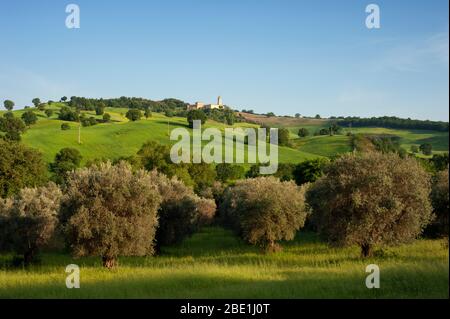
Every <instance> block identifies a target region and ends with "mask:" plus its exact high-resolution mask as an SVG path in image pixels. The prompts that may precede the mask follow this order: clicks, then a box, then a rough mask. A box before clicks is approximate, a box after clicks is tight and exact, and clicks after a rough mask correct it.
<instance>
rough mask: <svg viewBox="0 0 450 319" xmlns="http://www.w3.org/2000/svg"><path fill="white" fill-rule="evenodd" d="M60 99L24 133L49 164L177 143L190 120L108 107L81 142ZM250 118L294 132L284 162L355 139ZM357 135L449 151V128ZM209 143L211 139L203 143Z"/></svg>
mask: <svg viewBox="0 0 450 319" xmlns="http://www.w3.org/2000/svg"><path fill="white" fill-rule="evenodd" d="M60 106H61V104H60V103H54V104H53V105H52V109H54V111H55V112H54V114H53V116H52V117H51V118H47V117H46V116H45V114H44V113H43V112H40V111H37V110H34V111H35V112H36V113H37V114H38V116H39V120H38V122H37V123H36V124H35V125H33V126H31V128H30V129H28V130H27V132H26V133H25V134H23V141H24V143H25V144H27V145H29V146H32V147H35V148H38V149H39V150H41V151H42V152H43V154H44V158H45V160H46V161H47V162H51V161H52V160H53V158H54V156H55V154H56V153H57V152H58V151H59V150H60V149H61V148H63V147H74V148H77V149H78V150H79V151H80V152H81V154H82V155H83V161H84V162H86V161H88V160H92V159H96V158H97V159H98V158H109V159H115V158H118V157H121V156H129V155H133V154H135V153H136V152H137V151H138V150H139V148H140V147H141V145H142V144H143V143H144V142H146V141H147V140H156V141H158V142H160V143H163V144H171V143H172V144H173V143H174V142H171V141H170V140H169V135H168V130H172V129H174V128H177V127H184V128H187V122H186V119H185V118H180V117H170V118H169V117H166V116H164V115H162V114H159V113H153V116H152V117H151V118H149V119H145V118H143V119H142V120H140V121H137V122H130V121H128V119H126V118H125V113H126V112H127V109H125V108H106V110H105V111H106V112H107V113H109V114H110V115H111V119H112V122H111V123H104V124H97V125H95V126H91V127H82V128H81V141H82V144H78V124H77V123H74V122H68V123H69V125H70V126H71V129H70V130H68V131H62V130H61V123H63V121H60V120H59V119H58V118H57V117H58V114H57V113H58V110H59V107H60ZM23 112H24V111H23V110H17V111H14V113H15V114H16V116H21V114H22V113H23ZM85 113H86V115H87V116H94V117H96V118H101V116H97V115H95V112H93V111H87V112H85ZM241 114H243V116H244V117H245V118H246V119H247V120H251V121H253V122H254V123H258V124H265V125H268V126H271V127H286V128H288V129H289V131H290V133H291V139H292V145H293V147H292V148H288V147H280V149H279V161H280V162H282V163H283V162H284V163H297V162H301V161H304V160H306V159H312V158H317V157H332V156H335V155H336V154H341V153H345V152H349V151H351V148H350V137H348V136H346V133H347V132H349V131H350V129H349V128H344V129H343V133H342V134H341V135H336V136H312V134H313V133H314V132H316V131H318V130H320V129H321V128H326V127H328V125H329V120H326V119H304V118H290V117H276V116H275V117H266V116H264V115H255V114H245V113H241ZM258 124H250V123H237V124H235V125H234V126H235V127H239V126H242V127H257V126H259V125H258ZM207 127H216V128H219V129H221V130H222V131H223V129H224V128H225V126H224V124H223V123H218V122H214V121H211V120H208V121H207V123H206V124H205V125H204V126H203V128H207ZM300 127H305V128H307V129H308V130H309V131H310V132H311V135H310V136H309V137H306V138H299V137H298V136H297V132H298V129H299V128H300ZM351 132H352V133H364V134H389V135H395V136H399V137H400V143H401V146H402V147H403V148H405V149H406V150H408V151H409V149H410V147H411V145H417V146H419V145H420V144H422V143H431V144H432V145H433V152H434V153H440V152H448V149H449V145H448V137H449V135H448V132H435V131H420V130H399V129H386V128H372V127H370V128H353V129H351ZM204 144H206V143H204Z"/></svg>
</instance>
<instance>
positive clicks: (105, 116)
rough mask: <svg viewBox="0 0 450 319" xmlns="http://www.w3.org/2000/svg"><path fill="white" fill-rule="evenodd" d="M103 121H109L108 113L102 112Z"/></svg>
mask: <svg viewBox="0 0 450 319" xmlns="http://www.w3.org/2000/svg"><path fill="white" fill-rule="evenodd" d="M103 121H105V122H109V121H111V115H110V114H109V113H105V114H103Z"/></svg>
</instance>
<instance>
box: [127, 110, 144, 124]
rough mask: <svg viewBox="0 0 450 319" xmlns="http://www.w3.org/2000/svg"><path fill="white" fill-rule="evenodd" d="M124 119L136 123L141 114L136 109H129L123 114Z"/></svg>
mask: <svg viewBox="0 0 450 319" xmlns="http://www.w3.org/2000/svg"><path fill="white" fill-rule="evenodd" d="M125 117H126V118H127V119H129V120H130V121H133V122H134V121H138V120H140V119H141V117H142V113H141V111H140V110H138V109H130V110H128V111H127V113H126V114H125Z"/></svg>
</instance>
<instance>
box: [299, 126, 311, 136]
mask: <svg viewBox="0 0 450 319" xmlns="http://www.w3.org/2000/svg"><path fill="white" fill-rule="evenodd" d="M297 134H298V136H299V137H306V136H308V135H309V131H308V129H306V128H304V127H301V128H299V129H298V133H297Z"/></svg>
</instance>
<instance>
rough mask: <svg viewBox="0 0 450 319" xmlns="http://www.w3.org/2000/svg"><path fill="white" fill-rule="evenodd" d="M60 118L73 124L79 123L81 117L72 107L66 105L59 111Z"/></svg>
mask: <svg viewBox="0 0 450 319" xmlns="http://www.w3.org/2000/svg"><path fill="white" fill-rule="evenodd" d="M58 118H59V119H60V120H62V121H71V122H77V121H78V120H79V119H80V117H79V115H78V113H77V112H75V111H73V110H72V109H71V108H70V107H68V106H66V105H64V106H63V107H61V109H60V110H59V115H58Z"/></svg>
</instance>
